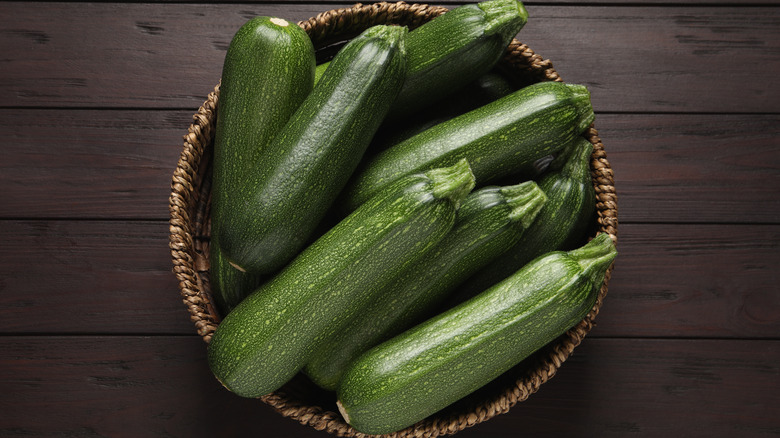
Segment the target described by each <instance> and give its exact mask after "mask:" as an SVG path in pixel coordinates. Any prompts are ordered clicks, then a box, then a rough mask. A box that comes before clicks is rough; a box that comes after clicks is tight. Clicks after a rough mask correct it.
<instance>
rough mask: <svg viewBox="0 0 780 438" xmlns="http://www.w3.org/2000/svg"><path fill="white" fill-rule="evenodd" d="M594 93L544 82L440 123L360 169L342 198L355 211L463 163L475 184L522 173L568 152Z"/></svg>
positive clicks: (588, 117) (589, 113) (588, 115)
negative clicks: (416, 178)
mask: <svg viewBox="0 0 780 438" xmlns="http://www.w3.org/2000/svg"><path fill="white" fill-rule="evenodd" d="M594 118H595V116H594V114H593V108H592V106H591V104H590V93H589V92H588V90H587V89H586V88H585V87H584V86H582V85H576V84H564V83H561V82H541V83H536V84H533V85H529V86H527V87H524V88H521V89H520V90H517V91H515V92H514V93H512V94H510V95H508V96H505V97H503V98H501V99H499V100H497V101H494V102H492V103H489V104H487V105H485V106H482V107H480V108H478V109H476V110H474V111H470V112H468V113H466V114H463V115H461V116H459V117H456V118H454V119H451V120H448V121H446V122H444V123H440V124H438V125H436V126H434V127H432V128H430V129H428V130H426V131H424V132H421V133H420V134H418V135H415V136H414V137H412V138H409V139H407V140H405V141H403V142H401V143H399V144H397V145H395V146H393V147H391V148H389V149H387V150H385V151H382V152H380V153H379V154H377V155H376V156H374V157H372V158H371V159H369V160H367V161H366V162H365V163H364V164H361V167H360V169H358V171H357V172H356V174H355V175H354V176H353V178H352V179H351V181H350V182H349V184H348V186H347V188H346V189H345V192H344V194H343V195H342V202H341V203H342V204H343V208H345V209H346V210H347V211H349V210H351V209H354V208H356V207H357V206H358V205H360V204H361V203H362V202H365V200H366V199H368V198H370V197H371V196H373V195H374V194H376V193H378V192H379V191H381V190H382V188H383V187H385V186H387V185H388V184H390V183H392V182H393V181H394V180H395V179H397V178H399V177H401V176H403V175H406V174H409V173H413V172H419V171H422V170H425V169H428V168H433V167H440V166H447V165H450V164H452V163H454V162H456V161H458V160H460V159H463V158H465V159H467V160H468V161H469V163H470V164H471V168H472V170H473V171H474V175H475V177H476V179H477V184H479V185H480V186H483V185H485V184H487V183H490V182H491V181H494V180H497V179H499V178H502V177H506V176H508V175H512V174H514V173H517V172H520V171H521V170H523V169H526V168H527V167H528V166H531V165H533V163H534V162H535V161H536V160H538V159H540V158H543V157H545V156H547V155H550V154H551V153H553V152H556V151H558V150H561V149H563V148H565V147H566V146H567V145H568V144H570V143H572V142H574V141H575V140H576V139H577V138H578V137H579V135H580V134H581V133H582V132H583V131H584V130H585V129H586V128H587V127H588V126H589V125H590V124H591V123H592V122H593V120H594Z"/></svg>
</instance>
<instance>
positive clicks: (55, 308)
mask: <svg viewBox="0 0 780 438" xmlns="http://www.w3.org/2000/svg"><path fill="white" fill-rule="evenodd" d="M167 239H168V235H167V225H166V224H165V223H163V222H138V221H130V222H128V221H39V220H36V221H3V222H2V230H0V249H2V251H0V254H2V256H0V278H2V279H3V280H2V283H0V333H6V334H8V333H85V334H106V333H116V334H128V333H138V334H152V333H162V334H194V333H195V327H194V325H192V324H191V323H190V322H189V318H188V315H187V313H186V310H185V306H184V304H182V302H181V299H180V297H179V294H178V289H177V285H176V281H175V278H174V275H173V274H172V273H171V271H170V269H171V268H170V266H171V261H170V254H169V251H168V247H167V243H168V240H167ZM618 251H619V257H618V261H617V262H616V267H615V271H614V275H613V277H612V280H611V283H610V286H609V295H608V296H607V299H606V300H605V302H604V306H603V308H602V312H601V313H600V314H599V317H598V319H597V327H596V328H595V329H594V330H593V332H592V334H591V335H592V336H597V337H611V336H636V337H715V338H740V337H743V338H770V339H776V338H777V335H778V333H780V293H778V292H779V291H778V286H777V285H778V284H780V278H778V271H777V266H780V226H778V225H754V226H741V227H734V226H731V225H685V226H682V225H663V224H658V225H655V224H647V225H646V224H637V225H634V224H628V225H622V226H621V228H620V236H619V243H618ZM725 260H727V261H728V263H723V261H725Z"/></svg>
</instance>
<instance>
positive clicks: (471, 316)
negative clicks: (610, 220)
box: [338, 234, 616, 434]
mask: <svg viewBox="0 0 780 438" xmlns="http://www.w3.org/2000/svg"><path fill="white" fill-rule="evenodd" d="M615 256H616V251H615V246H614V244H613V242H612V240H611V239H610V237H609V235H607V234H600V235H598V236H597V237H596V238H594V239H593V240H592V241H591V242H590V243H588V244H587V245H585V246H583V247H581V248H579V249H576V250H573V251H570V252H553V253H548V254H547V255H544V256H542V257H539V258H537V259H535V260H534V261H532V262H531V263H529V264H528V265H526V266H525V267H524V268H522V269H521V270H519V271H518V272H516V273H515V274H514V275H512V276H511V277H509V278H507V279H506V280H505V281H503V282H501V283H499V284H497V285H496V286H494V287H492V288H490V289H488V290H487V291H485V292H483V293H481V294H480V295H478V296H476V297H474V298H472V299H471V300H469V301H467V302H465V303H463V304H461V305H459V306H457V307H454V308H452V309H450V310H448V311H446V312H444V313H441V314H439V315H438V316H436V317H433V318H431V319H429V320H427V321H425V322H423V323H422V324H419V325H417V326H415V327H413V328H411V329H409V330H407V331H405V332H404V333H402V334H400V335H398V336H396V337H394V338H391V339H390V340H388V341H387V342H385V343H382V344H380V345H378V346H376V347H375V348H372V349H371V350H369V351H368V352H366V353H365V354H363V355H362V356H360V357H359V358H358V359H357V360H356V361H355V362H353V363H352V365H350V367H349V369H348V370H347V372H346V373H345V375H344V378H343V379H342V381H341V384H340V385H339V390H338V406H339V409H340V411H341V412H342V415H343V416H344V418H345V420H346V421H347V422H348V423H349V424H351V425H352V426H353V427H354V428H355V429H357V430H359V431H360V432H363V433H366V434H382V433H392V432H395V431H398V430H401V429H403V428H405V427H407V426H410V425H412V424H414V423H416V422H417V421H420V420H422V419H424V418H425V417H427V416H428V415H430V414H433V413H434V412H437V411H439V410H440V409H442V408H444V407H446V406H448V405H450V404H452V403H454V402H455V401H457V400H459V399H461V398H462V397H464V396H466V395H468V394H470V393H471V392H473V391H475V390H477V389H478V388H480V387H482V386H484V385H485V384H487V383H488V382H490V381H491V380H493V379H495V378H496V377H498V376H499V375H501V374H503V373H504V372H506V371H507V370H509V369H510V368H512V367H513V366H515V365H516V364H518V363H519V362H520V361H522V360H523V359H524V358H526V357H528V356H529V355H531V354H532V353H533V352H535V351H536V350H538V349H540V348H541V347H543V346H544V345H546V344H547V343H549V342H551V341H553V340H555V339H556V338H557V337H558V336H560V335H561V334H563V333H565V332H566V330H568V329H569V328H571V327H573V326H574V325H576V324H577V323H578V322H579V321H580V320H581V319H582V318H583V317H584V316H585V315H586V314H587V313H588V311H589V310H590V309H591V308H592V307H593V305H594V303H595V301H596V298H597V296H598V290H599V288H600V286H601V283H602V282H603V278H604V275H605V272H606V270H607V268H608V267H609V266H610V265H611V263H612V261H613V260H614V258H615Z"/></svg>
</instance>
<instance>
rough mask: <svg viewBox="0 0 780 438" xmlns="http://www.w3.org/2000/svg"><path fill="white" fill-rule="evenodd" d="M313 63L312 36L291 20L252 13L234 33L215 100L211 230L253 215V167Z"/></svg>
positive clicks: (219, 232)
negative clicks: (216, 100)
mask: <svg viewBox="0 0 780 438" xmlns="http://www.w3.org/2000/svg"><path fill="white" fill-rule="evenodd" d="M314 67H315V57H314V47H313V46H312V43H311V40H310V39H309V36H308V35H307V34H306V32H304V31H303V29H301V28H300V27H298V26H297V25H296V24H295V23H290V22H288V21H286V20H283V19H281V18H276V17H255V18H252V19H251V20H249V21H247V22H246V23H244V25H243V26H241V28H239V30H238V31H237V32H236V34H235V35H234V36H233V39H232V40H231V42H230V46H229V47H228V50H227V54H226V55H225V61H224V64H223V68H222V81H221V84H220V91H219V93H220V94H219V101H218V103H217V121H216V131H215V134H214V168H213V176H212V180H213V186H212V190H211V193H212V211H211V223H212V227H211V229H212V236H220V237H223V236H226V235H227V237H229V235H230V233H231V232H232V230H235V229H239V228H243V224H244V223H245V221H246V217H247V216H251V208H247V207H248V206H250V205H251V196H250V195H251V193H252V192H253V191H254V190H256V188H257V186H258V185H259V184H260V180H259V178H258V177H259V175H258V174H257V172H256V171H255V169H257V168H258V167H259V166H262V165H263V162H264V160H265V157H266V154H267V150H266V149H267V145H268V144H269V142H270V141H271V140H272V139H273V138H274V136H276V134H277V133H278V132H279V130H280V129H281V127H282V126H283V125H284V124H285V123H287V120H288V119H289V118H290V116H291V115H292V114H293V113H294V112H295V111H296V110H297V109H298V106H299V105H300V104H301V102H303V100H304V99H305V98H306V96H307V95H308V94H309V92H310V91H311V89H312V86H313V83H314ZM221 240H223V242H224V240H225V239H221ZM227 240H230V239H227ZM217 263H219V262H217Z"/></svg>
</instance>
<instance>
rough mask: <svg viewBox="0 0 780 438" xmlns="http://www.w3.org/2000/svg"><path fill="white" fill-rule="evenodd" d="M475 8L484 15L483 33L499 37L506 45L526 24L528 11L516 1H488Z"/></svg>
mask: <svg viewBox="0 0 780 438" xmlns="http://www.w3.org/2000/svg"><path fill="white" fill-rule="evenodd" d="M477 6H478V7H479V8H480V9H482V11H483V12H484V13H485V23H486V29H485V33H486V34H487V35H501V38H502V40H503V41H507V43H508V42H509V41H510V40H511V39H512V38H514V36H515V35H516V34H517V33H518V32H520V29H522V28H523V26H525V24H526V23H527V22H528V11H526V9H525V6H523V3H521V2H519V1H517V0H488V1H485V2H481V3H478V4H477Z"/></svg>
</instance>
